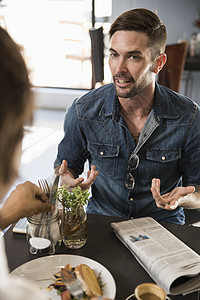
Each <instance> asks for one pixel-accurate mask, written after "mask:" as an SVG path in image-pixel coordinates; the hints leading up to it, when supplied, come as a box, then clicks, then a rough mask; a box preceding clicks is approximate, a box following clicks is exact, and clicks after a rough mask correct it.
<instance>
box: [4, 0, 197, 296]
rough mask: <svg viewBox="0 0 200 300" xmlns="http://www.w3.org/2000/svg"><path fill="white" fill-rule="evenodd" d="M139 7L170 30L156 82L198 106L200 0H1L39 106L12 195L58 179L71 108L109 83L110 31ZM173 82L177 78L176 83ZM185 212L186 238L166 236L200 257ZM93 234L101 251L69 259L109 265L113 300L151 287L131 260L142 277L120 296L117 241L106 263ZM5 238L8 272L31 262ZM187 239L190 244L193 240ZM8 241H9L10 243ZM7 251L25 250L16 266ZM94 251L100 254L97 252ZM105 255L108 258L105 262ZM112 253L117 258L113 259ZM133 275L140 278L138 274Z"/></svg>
mask: <svg viewBox="0 0 200 300" xmlns="http://www.w3.org/2000/svg"><path fill="white" fill-rule="evenodd" d="M139 7H144V8H148V9H151V10H153V11H154V12H157V13H158V15H159V17H160V18H161V20H162V21H163V23H164V24H165V25H166V28H167V49H166V51H167V54H168V62H167V65H166V68H165V69H163V70H162V72H161V74H160V75H159V76H158V77H157V81H158V82H159V83H160V84H162V85H165V86H168V87H170V88H171V89H173V90H174V91H176V92H180V93H181V94H183V95H185V96H188V97H189V98H191V99H192V100H194V101H195V102H196V103H197V104H199V105H200V85H199V82H200V4H199V0H190V1H188V0H176V1H174V0H168V1H165V0H159V1H158V0H124V1H119V0H82V1H81V0H79V1H78V0H74V1H73V0H71V1H68V0H66V1H64V0H63V1H52V0H51V1H50V0H49V1H47V0H40V1H39V0H38V1H31V0H26V1H23V0H2V1H0V25H1V26H2V27H4V28H5V29H7V30H8V32H9V33H10V35H11V36H12V37H13V39H14V40H16V42H17V43H18V44H19V45H20V47H21V50H22V53H23V55H24V58H25V61H26V63H27V65H28V67H29V69H30V77H31V80H32V83H33V91H34V97H35V104H36V105H35V106H36V109H35V111H34V117H33V124H32V126H29V127H27V129H28V130H27V132H26V134H25V136H24V139H23V153H22V158H21V164H20V172H19V178H18V179H17V180H16V182H15V183H14V185H13V187H12V189H13V188H15V187H16V186H17V185H18V184H19V183H21V182H24V181H26V180H30V181H32V182H33V183H35V184H38V179H39V178H48V177H50V176H51V175H52V174H53V172H54V169H53V163H54V160H55V157H56V154H57V146H58V143H59V142H60V140H61V139H62V137H63V135H64V133H63V123H64V116H65V112H66V109H67V108H68V107H69V106H70V105H71V104H72V102H73V100H74V99H75V98H77V97H79V96H81V95H83V94H85V93H87V92H88V91H90V90H91V89H94V88H97V87H99V86H102V85H104V84H107V83H109V82H111V81H112V78H111V74H110V71H109V67H108V56H109V51H108V49H109V39H108V35H107V33H108V30H109V26H110V24H111V23H112V21H113V20H115V18H116V17H117V16H118V15H120V14H121V13H123V12H124V11H126V10H129V9H132V8H139ZM196 20H199V23H198V26H197V25H196V23H195V21H196ZM25 24H26V25H25ZM180 46H181V47H182V46H183V48H180ZM99 49H100V53H99V55H98V57H97V55H95V54H96V53H97V51H99ZM174 53H175V54H176V56H174ZM93 54H94V55H93ZM177 54H178V55H177ZM95 59H96V60H95ZM174 78H176V79H175V80H174ZM87 170H88V165H87V163H86V165H85V170H84V173H83V174H82V175H83V177H84V178H86V176H87ZM12 189H11V190H12ZM11 190H10V191H9V192H8V194H7V195H6V197H7V196H8V195H9V194H10V192H11ZM6 197H5V198H6ZM185 213H186V225H187V228H186V229H185V234H184V232H182V231H181V232H179V230H178V229H176V227H175V226H174V227H173V226H171V227H170V226H169V230H170V231H171V232H172V233H174V234H175V235H176V236H178V238H180V239H181V240H182V241H183V242H185V243H186V244H188V245H189V247H191V248H192V249H194V251H197V252H198V253H200V252H199V251H200V248H199V243H198V239H199V231H198V230H200V229H199V228H198V227H200V209H196V210H192V211H191V210H185ZM97 219H98V218H97ZM113 221H118V218H116V219H115V218H114V219H113ZM103 222H104V227H102V228H105V224H107V225H108V224H109V222H110V220H109V219H107V218H106V217H105V218H104V219H103ZM89 224H90V226H94V227H93V228H94V229H93V231H94V230H95V229H96V227H97V226H98V220H97V225H95V220H94V219H90V221H89ZM99 224H100V223H99ZM186 225H184V226H186ZM95 226H96V227H95ZM99 226H100V225H99ZM166 228H168V225H167V226H166ZM191 228H192V230H194V231H192V230H191ZM97 229H98V228H97ZM93 231H92V230H91V232H90V234H91V236H92V237H93V238H94V240H95V242H96V243H98V249H96V248H95V247H94V245H93V243H92V242H91V241H89V242H88V243H87V245H86V246H84V247H83V249H84V248H85V247H86V248H85V250H84V251H85V252H84V251H82V250H77V252H74V251H72V250H69V251H67V252H66V253H67V254H69V255H74V254H77V255H81V256H87V255H88V257H90V258H92V259H95V260H97V261H99V262H100V263H102V264H103V265H105V266H106V267H107V268H108V269H109V270H110V271H111V273H112V274H113V277H114V279H115V281H116V286H117V292H116V295H117V296H116V298H115V299H116V300H125V298H126V297H128V295H130V294H132V293H133V290H134V287H135V286H136V285H137V284H139V283H141V282H145V281H146V282H152V279H151V278H150V277H149V275H148V274H146V271H144V270H143V269H142V268H141V266H140V265H139V263H137V262H134V264H133V267H134V268H135V269H136V270H137V272H138V274H139V275H138V278H137V279H134V280H135V281H134V284H133V286H132V287H131V279H130V277H129V276H133V273H131V272H129V271H127V274H126V275H125V281H124V282H125V283H124V286H123V289H121V290H120V289H119V288H118V286H119V285H120V283H121V281H122V277H123V276H122V275H120V274H116V272H119V271H120V268H123V267H122V262H119V265H118V266H116V270H115V268H114V267H113V264H114V259H118V256H117V252H116V253H115V249H114V247H115V246H114V245H113V246H112V245H111V241H112V242H113V244H114V242H115V239H116V240H117V238H116V237H115V236H114V235H113V236H112V237H111V241H110V242H108V245H109V247H111V249H108V245H107V246H105V250H107V251H108V253H109V257H107V256H106V254H105V250H104V248H103V246H102V245H101V244H100V243H99V242H97V237H96V236H95V232H93ZM105 231H108V229H105ZM6 234H7V237H6V247H7V254H8V262H9V266H10V269H11V270H14V269H15V268H17V267H18V266H20V264H23V263H26V262H27V261H29V260H32V259H34V257H30V254H29V253H28V251H27V250H24V248H23V249H22V241H21V235H18V236H16V235H15V236H14V238H13V233H12V232H11V229H7V230H5V236H6ZM111 234H112V231H111V229H110V231H109V232H108V235H109V236H111ZM189 236H190V239H192V241H189V242H188V240H187V238H188V237H189ZM89 237H90V235H89ZM89 237H88V240H89ZM11 238H12V241H10V239H11ZM100 238H102V239H103V236H102V235H100ZM107 241H108V238H106V239H105V242H107ZM23 242H24V241H23ZM117 242H118V243H119V244H117V245H116V248H117V250H116V251H118V254H119V253H120V255H123V254H124V256H125V257H124V258H123V263H124V264H125V265H126V266H127V267H128V266H129V261H130V259H131V257H132V254H131V253H129V251H128V250H127V249H124V248H122V247H124V246H123V245H122V244H121V242H119V241H118V240H117ZM23 245H24V244H23ZM10 247H19V249H20V250H17V248H16V253H17V256H20V253H19V251H21V254H23V256H24V257H23V258H16V261H15V262H14V261H13V259H12V252H11V249H10ZM89 247H90V249H89ZM93 250H94V251H96V252H95V254H94V253H93ZM75 251H76V250H75ZM87 251H88V252H87ZM125 251H127V253H125ZM101 252H102V253H104V254H103V255H102V256H101ZM112 253H114V254H113V257H112V258H111V256H112ZM135 264H137V265H135ZM135 276H136V277H137V275H135ZM197 294H198V295H197ZM198 297H200V295H199V293H197V292H195V293H192V294H188V295H185V296H183V295H179V296H169V298H166V299H171V300H173V299H174V300H176V299H177V300H181V299H183V300H184V299H185V300H198V299H200V298H198ZM126 299H130V300H132V299H136V298H126Z"/></svg>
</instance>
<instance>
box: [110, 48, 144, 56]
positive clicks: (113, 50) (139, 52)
mask: <svg viewBox="0 0 200 300" xmlns="http://www.w3.org/2000/svg"><path fill="white" fill-rule="evenodd" d="M109 51H110V52H115V53H117V51H116V50H115V49H113V48H110V49H109ZM127 54H128V55H133V54H140V55H141V54H142V52H141V51H140V50H132V51H128V52H127Z"/></svg>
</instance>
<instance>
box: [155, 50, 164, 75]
mask: <svg viewBox="0 0 200 300" xmlns="http://www.w3.org/2000/svg"><path fill="white" fill-rule="evenodd" d="M166 61H167V54H166V53H161V54H159V55H158V56H157V57H156V59H155V62H154V68H153V72H154V73H155V74H158V73H159V72H160V70H162V68H163V67H164V65H165V63H166Z"/></svg>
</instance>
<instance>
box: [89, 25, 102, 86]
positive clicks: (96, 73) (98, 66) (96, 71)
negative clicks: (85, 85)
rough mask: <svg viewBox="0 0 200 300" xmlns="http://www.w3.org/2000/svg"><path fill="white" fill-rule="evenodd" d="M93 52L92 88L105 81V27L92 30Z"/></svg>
mask: <svg viewBox="0 0 200 300" xmlns="http://www.w3.org/2000/svg"><path fill="white" fill-rule="evenodd" d="M89 32H90V39H91V51H92V55H91V57H92V88H95V84H96V83H97V82H103V80H104V36H103V27H99V28H94V27H92V28H91V29H90V30H89Z"/></svg>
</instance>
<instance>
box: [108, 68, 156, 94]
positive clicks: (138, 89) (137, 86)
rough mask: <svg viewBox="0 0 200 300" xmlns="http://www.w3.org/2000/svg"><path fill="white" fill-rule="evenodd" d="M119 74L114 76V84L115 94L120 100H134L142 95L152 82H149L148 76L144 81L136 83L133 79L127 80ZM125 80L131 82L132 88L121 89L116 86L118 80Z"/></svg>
mask: <svg viewBox="0 0 200 300" xmlns="http://www.w3.org/2000/svg"><path fill="white" fill-rule="evenodd" d="M120 75H121V74H117V75H114V76H113V82H114V86H115V93H116V95H117V96H118V97H120V98H133V97H135V96H136V95H138V94H142V92H143V91H144V90H145V89H146V87H147V86H148V84H149V83H150V82H151V80H148V79H147V78H148V77H147V76H145V77H143V79H140V82H137V83H136V81H135V79H134V78H133V77H128V78H126V77H125V76H123V75H121V76H120ZM120 79H121V80H125V81H127V82H130V83H131V84H132V87H124V88H123V87H119V86H118V85H117V84H116V81H117V80H120Z"/></svg>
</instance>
